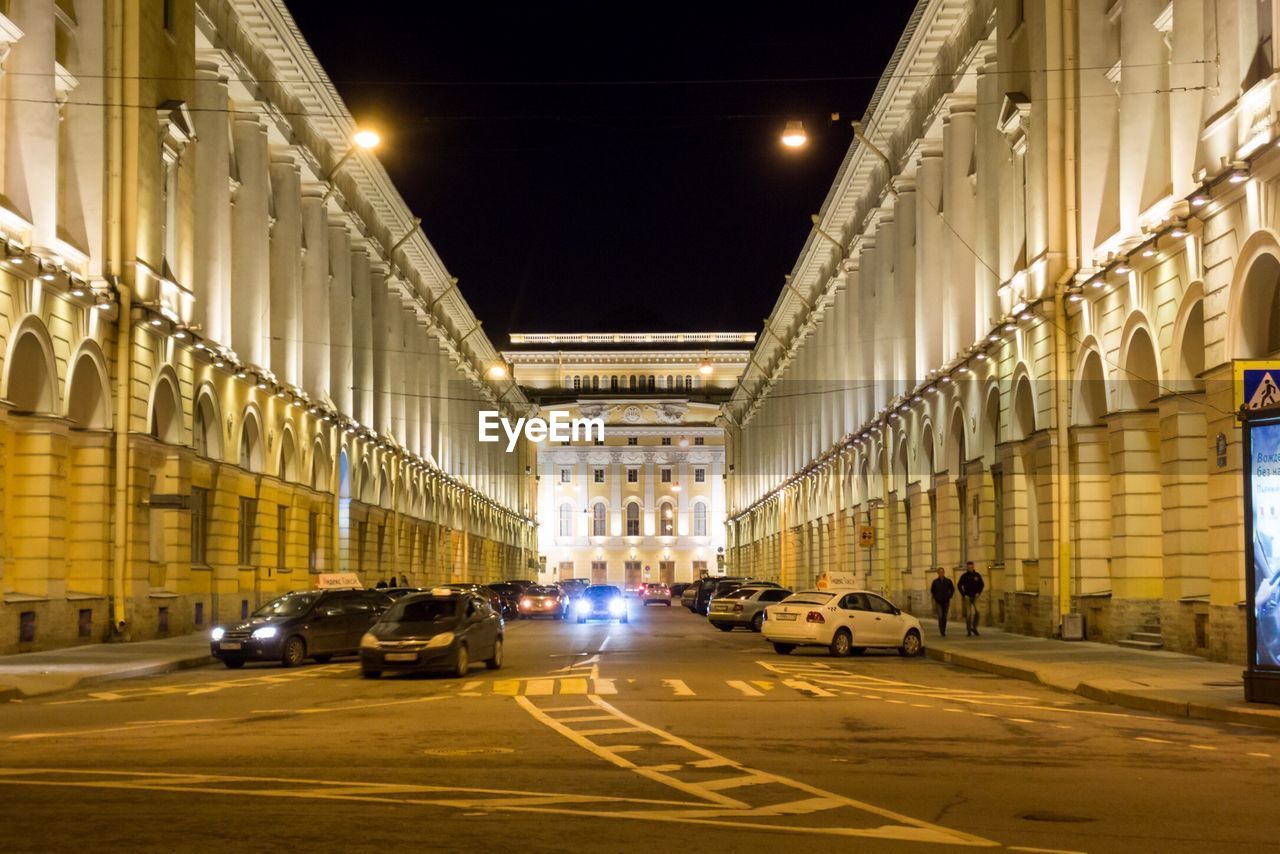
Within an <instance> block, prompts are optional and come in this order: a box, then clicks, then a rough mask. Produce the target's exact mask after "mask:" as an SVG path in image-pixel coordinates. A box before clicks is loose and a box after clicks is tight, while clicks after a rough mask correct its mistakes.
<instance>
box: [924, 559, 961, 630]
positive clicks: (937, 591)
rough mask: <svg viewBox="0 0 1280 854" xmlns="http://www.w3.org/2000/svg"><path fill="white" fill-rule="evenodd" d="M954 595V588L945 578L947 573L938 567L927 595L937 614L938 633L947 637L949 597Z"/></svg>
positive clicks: (949, 608) (948, 579) (949, 580)
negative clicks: (931, 600)
mask: <svg viewBox="0 0 1280 854" xmlns="http://www.w3.org/2000/svg"><path fill="white" fill-rule="evenodd" d="M955 593H956V586H955V585H954V584H952V583H951V579H950V578H947V571H946V570H945V569H943V568H942V567H938V577H937V578H935V579H934V580H933V584H932V585H931V586H930V587H929V595H930V596H932V597H933V607H934V610H935V611H936V612H937V614H938V632H939V634H941V635H942V636H943V637H944V638H945V637H946V636H947V612H948V611H950V610H951V597H952V596H954V595H955Z"/></svg>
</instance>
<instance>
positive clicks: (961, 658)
mask: <svg viewBox="0 0 1280 854" xmlns="http://www.w3.org/2000/svg"><path fill="white" fill-rule="evenodd" d="M925 655H926V656H928V657H929V658H931V659H933V660H934V661H941V662H944V663H946V664H953V665H955V666H957V667H966V668H968V669H970V670H981V671H984V672H986V673H995V674H997V675H999V676H1007V677H1009V678H1011V679H1021V680H1022V681H1024V682H1034V683H1035V684H1037V685H1042V686H1044V687H1046V688H1052V689H1054V690H1055V691H1063V692H1065V693H1068V694H1077V695H1079V696H1081V697H1085V698H1087V699H1090V700H1095V701H1097V702H1099V703H1109V704H1111V705H1113V706H1121V707H1123V708H1126V709H1134V710H1135V711H1140V712H1154V713H1156V714H1162V715H1169V716H1171V717H1178V718H1191V719H1196V720H1205V721H1214V722H1216V723H1230V724H1242V725H1245V726H1255V727H1261V728H1265V729H1272V730H1280V715H1277V714H1268V713H1266V712H1263V711H1261V710H1259V711H1254V710H1252V709H1248V708H1233V707H1229V706H1211V705H1206V704H1203V703H1195V702H1189V701H1186V700H1175V699H1171V698H1165V697H1153V696H1150V695H1147V694H1137V693H1131V692H1128V691H1115V690H1112V689H1109V688H1103V687H1100V686H1098V685H1093V684H1090V683H1089V682H1080V683H1078V684H1077V685H1075V686H1074V687H1069V686H1067V685H1063V684H1055V683H1053V682H1049V681H1046V680H1045V679H1043V678H1041V676H1040V673H1039V672H1038V671H1037V670H1035V669H1034V668H1033V667H1030V666H1019V665H1014V664H1006V663H1003V662H999V661H992V660H991V659H986V658H979V657H977V656H973V655H967V654H965V653H957V652H953V651H951V650H945V649H934V648H932V647H925Z"/></svg>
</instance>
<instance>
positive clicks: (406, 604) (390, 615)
mask: <svg viewBox="0 0 1280 854" xmlns="http://www.w3.org/2000/svg"><path fill="white" fill-rule="evenodd" d="M459 601H460V600H458V599H444V598H439V599H436V598H429V599H419V598H416V597H415V598H413V599H407V600H403V601H401V602H398V603H396V604H395V605H393V606H392V607H391V610H389V611H387V614H386V616H385V617H383V618H382V621H383V622H384V623H436V622H440V621H442V620H452V619H453V618H454V617H456V616H457V615H458V602H459Z"/></svg>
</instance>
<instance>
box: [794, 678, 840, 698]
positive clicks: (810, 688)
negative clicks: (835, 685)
mask: <svg viewBox="0 0 1280 854" xmlns="http://www.w3.org/2000/svg"><path fill="white" fill-rule="evenodd" d="M782 684H783V685H786V686H787V687H788V688H794V689H795V690H797V691H804V692H806V693H809V694H812V695H813V696H815V697H834V696H835V694H832V693H831V692H830V691H826V690H824V689H822V688H819V687H818V686H817V685H813V684H810V683H808V682H805V681H803V680H800V679H783V680H782Z"/></svg>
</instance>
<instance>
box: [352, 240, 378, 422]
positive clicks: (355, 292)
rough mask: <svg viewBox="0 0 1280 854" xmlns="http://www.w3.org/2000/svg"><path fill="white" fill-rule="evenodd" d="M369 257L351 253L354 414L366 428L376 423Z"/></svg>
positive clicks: (361, 250)
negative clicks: (374, 413)
mask: <svg viewBox="0 0 1280 854" xmlns="http://www.w3.org/2000/svg"><path fill="white" fill-rule="evenodd" d="M372 299H373V297H372V291H371V289H370V282H369V255H368V253H367V252H366V251H365V249H364V248H363V247H355V248H353V250H352V252H351V385H352V409H351V411H352V413H353V414H354V416H355V418H356V420H357V421H359V422H360V423H361V424H362V425H364V426H365V427H369V426H371V425H372V424H373V308H372Z"/></svg>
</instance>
